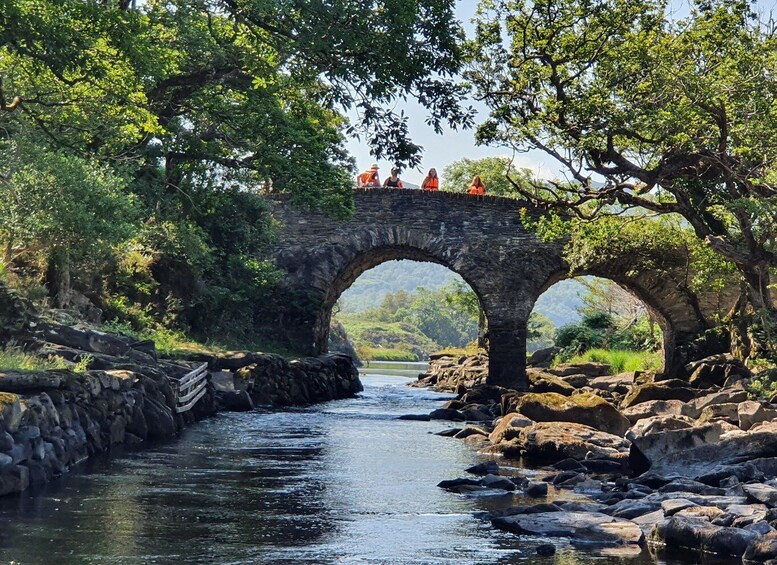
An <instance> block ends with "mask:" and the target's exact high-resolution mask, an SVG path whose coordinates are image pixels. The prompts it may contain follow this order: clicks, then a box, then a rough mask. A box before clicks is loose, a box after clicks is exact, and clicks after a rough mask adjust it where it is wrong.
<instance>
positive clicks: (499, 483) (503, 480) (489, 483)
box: [480, 474, 516, 491]
mask: <svg viewBox="0 0 777 565" xmlns="http://www.w3.org/2000/svg"><path fill="white" fill-rule="evenodd" d="M480 484H481V485H482V486H484V487H487V488H495V489H501V490H507V491H513V490H515V488H516V487H515V483H514V482H513V481H511V480H510V479H509V478H507V477H500V476H499V475H492V474H488V475H486V476H485V477H483V478H482V479H481V481H480Z"/></svg>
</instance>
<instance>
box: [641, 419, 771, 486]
mask: <svg viewBox="0 0 777 565" xmlns="http://www.w3.org/2000/svg"><path fill="white" fill-rule="evenodd" d="M628 438H629V439H630V440H631V442H632V448H633V449H636V450H638V451H639V453H640V454H641V455H642V456H644V457H645V458H646V459H647V461H649V463H650V471H651V472H653V473H656V474H659V475H664V476H672V475H679V476H686V477H700V476H705V475H708V474H710V473H712V472H713V471H714V470H715V469H716V468H718V467H720V466H721V465H723V466H725V465H735V464H738V463H741V462H743V461H748V460H753V459H758V458H770V457H775V456H777V422H765V423H762V424H759V425H758V426H755V427H753V428H751V429H750V430H749V431H747V432H743V431H741V430H735V431H729V432H726V431H725V427H724V424H722V423H720V422H714V423H710V424H705V425H703V426H697V427H693V428H685V429H680V430H667V431H663V432H658V433H653V434H647V435H643V436H637V435H635V434H631V433H629V434H628Z"/></svg>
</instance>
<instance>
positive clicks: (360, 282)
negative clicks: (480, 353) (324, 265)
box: [320, 248, 486, 361]
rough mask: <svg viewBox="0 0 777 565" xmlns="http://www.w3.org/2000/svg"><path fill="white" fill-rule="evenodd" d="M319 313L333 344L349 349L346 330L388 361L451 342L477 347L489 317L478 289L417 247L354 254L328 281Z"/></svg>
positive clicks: (419, 355) (419, 356)
mask: <svg viewBox="0 0 777 565" xmlns="http://www.w3.org/2000/svg"><path fill="white" fill-rule="evenodd" d="M320 316H321V319H322V323H325V324H326V329H329V330H330V331H329V335H328V344H327V345H329V346H330V348H335V349H336V350H339V351H347V350H348V346H347V345H345V346H344V344H343V343H342V338H343V337H344V335H347V336H348V337H349V338H350V340H351V341H352V343H353V345H354V347H355V352H356V354H357V355H358V357H359V358H360V359H362V360H384V361H420V360H426V359H428V358H429V355H430V354H431V353H433V352H434V351H437V350H441V349H449V348H453V349H460V350H469V351H475V350H476V347H477V345H476V344H477V342H478V337H479V336H481V337H482V335H483V331H484V326H485V319H486V315H485V310H484V308H483V306H482V301H481V299H480V297H479V296H478V293H477V290H476V289H474V288H473V287H472V286H471V285H469V284H468V283H467V282H466V281H465V279H464V278H463V277H462V276H461V275H460V274H458V273H456V272H455V271H453V270H452V269H451V268H450V267H449V266H447V265H445V264H443V263H442V262H441V261H439V260H437V259H436V258H433V257H430V256H429V255H428V254H426V253H424V252H422V251H420V250H417V249H412V248H381V249H378V250H372V251H370V252H368V253H363V254H361V255H360V256H358V257H356V258H355V259H354V260H353V261H351V262H350V263H349V264H348V265H347V266H346V268H344V269H343V270H342V271H341V272H340V273H339V275H338V277H337V278H336V280H335V281H334V283H333V284H332V286H331V287H330V289H329V292H328V294H327V300H326V301H325V303H324V305H323V307H322V311H321V313H320ZM323 329H325V328H322V330H323Z"/></svg>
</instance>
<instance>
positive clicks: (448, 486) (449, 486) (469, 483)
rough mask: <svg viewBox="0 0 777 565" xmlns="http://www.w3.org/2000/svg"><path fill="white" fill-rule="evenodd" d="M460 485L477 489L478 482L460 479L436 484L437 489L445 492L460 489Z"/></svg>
mask: <svg viewBox="0 0 777 565" xmlns="http://www.w3.org/2000/svg"><path fill="white" fill-rule="evenodd" d="M462 485H466V486H474V487H477V486H480V481H479V480H476V479H468V478H461V479H448V480H445V481H440V482H439V483H437V486H438V487H440V488H444V489H446V490H449V489H452V488H456V487H460V486H462Z"/></svg>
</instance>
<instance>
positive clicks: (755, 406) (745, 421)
mask: <svg viewBox="0 0 777 565" xmlns="http://www.w3.org/2000/svg"><path fill="white" fill-rule="evenodd" d="M737 419H738V423H739V427H740V428H742V429H743V430H745V431H747V430H749V429H750V428H752V427H753V426H754V425H756V424H760V423H761V422H767V421H771V420H777V410H775V409H774V408H770V407H768V406H765V405H764V404H763V403H762V402H756V401H755V400H746V401H744V402H740V403H739V405H738V406H737Z"/></svg>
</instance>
